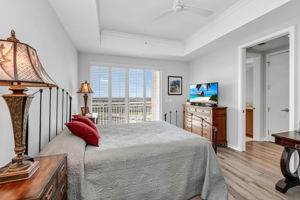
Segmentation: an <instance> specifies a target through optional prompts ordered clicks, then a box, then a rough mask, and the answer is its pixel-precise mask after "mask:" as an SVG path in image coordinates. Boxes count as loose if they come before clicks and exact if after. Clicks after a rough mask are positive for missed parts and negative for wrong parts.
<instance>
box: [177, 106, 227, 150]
mask: <svg viewBox="0 0 300 200" xmlns="http://www.w3.org/2000/svg"><path fill="white" fill-rule="evenodd" d="M191 113H192V114H194V115H197V116H200V117H202V118H203V119H204V120H205V121H207V122H209V123H211V124H212V125H213V126H215V127H216V128H217V129H218V133H217V134H218V135H217V144H221V145H223V146H225V147H227V108H226V107H203V106H192V105H187V104H184V105H183V128H184V129H185V130H187V131H190V132H193V133H196V134H198V135H201V136H203V137H205V138H207V139H208V140H210V141H211V142H212V143H213V142H214V141H215V138H214V134H213V133H214V132H213V129H212V126H210V125H209V124H206V123H203V126H202V123H201V119H199V118H197V117H192V116H191Z"/></svg>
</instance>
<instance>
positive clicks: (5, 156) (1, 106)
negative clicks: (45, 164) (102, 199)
mask: <svg viewBox="0 0 300 200" xmlns="http://www.w3.org/2000/svg"><path fill="white" fill-rule="evenodd" d="M1 8H2V9H1V12H0V18H1V19H3V20H1V26H0V38H1V39H6V38H7V37H9V36H10V30H11V29H15V31H16V36H17V38H18V39H19V40H20V41H21V42H24V43H27V44H29V45H31V46H32V47H34V48H35V49H36V50H37V52H38V55H39V58H40V61H41V63H42V64H43V66H44V68H45V70H46V71H47V72H48V74H49V75H50V77H52V79H53V80H54V81H55V82H56V83H57V85H58V86H60V87H62V88H65V89H66V90H67V91H69V92H70V93H71V94H72V96H74V95H75V91H76V89H78V88H77V87H78V55H77V51H76V49H75V48H74V46H73V44H72V42H71V40H70V39H69V37H68V36H67V34H66V32H65V30H64V28H63V27H62V25H61V23H60V21H59V20H58V18H57V17H56V15H55V13H54V11H53V9H52V7H50V5H49V4H48V1H41V0H26V1H22V0H9V1H2V2H1ZM55 90H56V89H55ZM8 93H10V91H8V90H7V88H3V87H1V88H0V94H1V95H2V94H8ZM30 93H32V90H30V91H28V94H30ZM46 95H47V94H46ZM47 99H48V98H47ZM53 99H54V98H53ZM36 100H37V98H35V99H34V101H36ZM45 105H47V100H46V99H45V100H44V106H45ZM73 105H74V106H73V108H74V109H73V111H74V112H75V109H77V98H74V100H73ZM37 108H38V106H37V104H34V103H33V104H32V106H31V110H30V116H31V118H33V117H37V116H38V109H37ZM44 109H46V107H45V108H44ZM45 115H46V116H47V114H46V113H45ZM45 120H46V119H45ZM0 127H1V136H0V138H1V139H0V166H3V165H4V164H6V163H7V162H9V161H10V159H11V158H12V157H13V156H14V151H13V148H14V145H13V144H14V142H13V135H12V125H11V120H10V116H9V112H8V109H7V106H6V103H5V102H4V100H3V98H0ZM30 127H31V130H32V131H31V132H30V133H29V135H30V137H29V144H30V148H29V149H30V153H31V155H35V154H36V153H37V148H38V147H37V146H38V138H37V135H36V131H34V130H33V129H35V130H36V129H38V122H37V121H35V122H34V123H31V126H30ZM42 129H43V134H46V133H48V127H45V126H43V128H42ZM52 132H53V129H52ZM46 135H47V134H46ZM46 138H47V136H45V138H43V143H45V142H46Z"/></svg>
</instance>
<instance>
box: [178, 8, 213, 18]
mask: <svg viewBox="0 0 300 200" xmlns="http://www.w3.org/2000/svg"><path fill="white" fill-rule="evenodd" d="M184 9H185V10H188V11H192V12H194V13H196V14H199V15H202V16H210V15H212V14H213V13H214V12H213V11H212V10H207V9H203V8H197V7H194V6H184Z"/></svg>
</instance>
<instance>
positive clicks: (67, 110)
mask: <svg viewBox="0 0 300 200" xmlns="http://www.w3.org/2000/svg"><path fill="white" fill-rule="evenodd" d="M47 90H48V91H49V92H48V95H47V96H48V98H49V107H48V109H49V113H48V114H49V116H48V126H49V129H48V142H50V141H51V139H52V138H51V132H52V130H51V128H52V126H51V125H52V123H53V120H52V114H55V122H54V123H55V136H57V135H58V133H59V129H61V130H63V128H64V123H66V122H70V121H71V120H72V96H71V95H70V94H69V92H67V91H66V90H65V89H62V88H59V87H55V88H51V87H50V88H44V89H40V90H38V91H37V92H35V93H33V94H32V96H33V97H36V98H37V97H39V98H38V104H39V119H38V120H39V121H38V132H39V134H38V141H39V152H40V151H41V149H42V136H43V134H45V133H43V132H42V126H43V123H45V122H43V123H42V116H43V111H44V110H43V106H42V105H43V98H47V97H46V96H45V95H46V94H44V92H45V91H47ZM53 95H56V103H55V105H56V106H55V108H54V107H53V105H52V104H53V103H52V102H53V101H52V96H53ZM60 95H61V102H59V97H60ZM65 96H66V97H65ZM60 104H61V109H59V107H60V106H59V105H60ZM64 106H66V107H64ZM59 115H61V118H60V121H59ZM29 122H30V116H28V121H27V129H26V149H25V154H27V155H28V151H29V144H28V138H29V134H30V132H29V125H30V123H29Z"/></svg>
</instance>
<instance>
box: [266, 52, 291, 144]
mask: <svg viewBox="0 0 300 200" xmlns="http://www.w3.org/2000/svg"><path fill="white" fill-rule="evenodd" d="M285 52H288V53H289V49H282V50H279V51H275V52H272V53H268V54H266V62H265V65H264V66H265V67H266V77H265V78H266V79H265V88H266V91H265V95H266V96H265V97H266V99H265V102H266V104H265V105H266V107H265V122H266V129H265V135H266V137H265V140H266V141H272V142H274V138H273V140H272V136H271V135H269V131H268V130H269V129H268V128H269V115H268V107H269V103H270V99H269V97H268V81H269V76H270V75H269V68H268V63H269V60H270V57H271V56H274V55H279V54H282V53H285ZM289 87H290V85H289ZM289 92H290V91H289ZM289 107H290V105H289ZM290 117H291V116H289V121H290Z"/></svg>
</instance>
